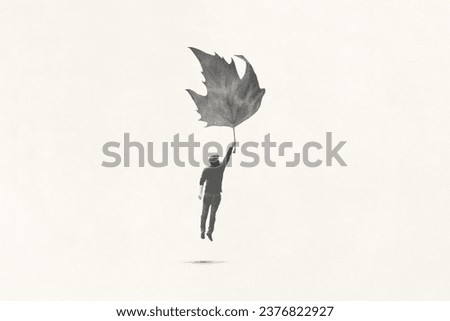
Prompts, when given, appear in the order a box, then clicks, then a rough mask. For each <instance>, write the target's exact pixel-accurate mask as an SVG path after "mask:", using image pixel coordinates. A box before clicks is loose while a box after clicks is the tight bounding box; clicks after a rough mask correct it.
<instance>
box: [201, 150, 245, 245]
mask: <svg viewBox="0 0 450 321" xmlns="http://www.w3.org/2000/svg"><path fill="white" fill-rule="evenodd" d="M235 145H236V142H233V143H232V144H231V145H230V147H229V148H228V151H227V154H226V155H225V158H224V159H223V161H222V163H221V162H220V161H219V155H212V156H210V157H209V158H208V160H209V164H210V166H209V167H206V168H205V169H204V170H203V172H202V176H201V178H200V192H199V194H198V198H199V199H200V200H201V199H202V196H203V209H202V216H201V221H200V230H201V234H200V237H201V238H202V239H204V238H205V230H206V219H207V218H208V212H209V211H210V208H211V212H210V216H209V227H208V232H207V233H206V235H207V236H208V238H209V239H210V240H211V241H212V240H213V238H212V233H213V232H214V224H215V222H216V213H217V210H218V209H219V205H220V201H221V200H222V196H221V193H222V180H223V173H224V171H225V168H226V167H227V164H228V162H229V161H230V158H231V152H232V150H233V148H234V147H235ZM205 183H206V187H205V189H204V191H205V193H204V195H203V187H204V186H205Z"/></svg>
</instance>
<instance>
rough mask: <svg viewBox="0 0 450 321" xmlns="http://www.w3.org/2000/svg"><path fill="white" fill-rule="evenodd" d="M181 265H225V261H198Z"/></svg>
mask: <svg viewBox="0 0 450 321" xmlns="http://www.w3.org/2000/svg"><path fill="white" fill-rule="evenodd" d="M181 263H188V264H221V263H227V261H213V260H198V261H184V262H181Z"/></svg>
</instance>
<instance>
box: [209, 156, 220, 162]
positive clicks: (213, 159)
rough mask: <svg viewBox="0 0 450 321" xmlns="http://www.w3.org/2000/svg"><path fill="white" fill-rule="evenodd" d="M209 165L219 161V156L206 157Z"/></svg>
mask: <svg viewBox="0 0 450 321" xmlns="http://www.w3.org/2000/svg"><path fill="white" fill-rule="evenodd" d="M208 160H209V162H210V163H215V162H217V161H218V160H219V155H211V156H209V157H208Z"/></svg>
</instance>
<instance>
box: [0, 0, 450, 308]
mask: <svg viewBox="0 0 450 321" xmlns="http://www.w3.org/2000/svg"><path fill="white" fill-rule="evenodd" d="M449 16H450V10H449V4H448V2H447V1H392V0H389V1H384V0H383V1H316V0H315V1H263V0H258V1H235V2H230V1H211V0H208V1H206V0H205V1H1V2H0V44H1V45H0V108H1V117H0V128H1V138H2V144H1V145H2V157H1V159H0V166H1V172H2V176H1V180H0V182H1V183H0V188H1V215H0V244H1V245H0V249H1V255H0V298H1V299H154V300H156V299H191V300H195V299H214V300H223V299H254V300H259V299H290V300H296V299H302V300H304V299H329V300H334V299H338V300H339V299H450V288H449V284H450V274H449V271H450V257H449V253H450V233H449V231H450V217H449V205H450V204H449V197H448V194H449V187H450V183H449V182H450V175H449V174H450V171H449V165H448V164H449V161H450V152H449V145H448V141H449V134H450V130H449V125H448V122H449V120H450V112H449V103H450V99H449V98H450V92H449V84H450V69H449V68H450V65H449V56H450V43H449V36H450V35H449V20H448V18H449ZM188 46H194V47H197V48H200V49H202V50H205V51H207V52H210V53H212V52H214V51H216V52H218V53H219V54H220V55H223V56H225V57H226V58H227V59H229V58H230V57H231V56H232V55H234V54H244V55H245V56H246V57H247V58H248V59H249V60H250V62H251V63H252V64H253V66H254V68H255V70H256V73H257V75H258V77H259V81H260V85H261V87H263V88H266V90H267V93H266V95H265V97H264V99H263V103H262V107H261V109H260V110H259V112H258V113H257V114H256V115H255V116H254V117H253V118H252V119H250V120H248V121H247V122H245V123H244V124H242V125H241V126H240V127H238V128H237V135H238V139H239V140H241V141H246V140H257V141H260V140H261V139H262V137H263V136H264V135H265V134H266V133H269V132H270V133H271V135H272V139H274V140H276V141H278V142H282V141H293V142H294V144H295V145H296V146H301V144H303V143H305V142H307V141H309V140H317V141H319V142H322V143H323V142H324V139H325V132H327V131H332V132H333V133H334V137H335V138H336V139H337V140H347V141H348V142H347V144H346V145H345V147H344V148H343V149H342V153H341V154H342V156H343V157H344V159H345V160H346V162H347V163H348V165H349V166H348V167H339V166H336V167H324V166H322V167H319V168H315V169H312V168H307V167H304V166H300V167H297V168H286V167H284V166H278V167H277V168H269V167H267V166H265V165H263V166H259V167H257V168H252V169H245V168H240V167H233V168H231V169H227V172H226V173H225V178H224V185H223V189H224V194H223V200H222V204H221V207H220V209H219V212H218V216H217V227H216V236H215V241H214V243H210V242H209V241H207V240H205V241H202V240H200V238H199V215H200V210H201V203H200V202H199V201H198V200H197V198H196V194H197V189H198V178H199V175H200V173H201V169H200V168H193V167H190V166H188V167H186V168H179V167H175V166H173V165H171V166H169V167H166V168H160V169H155V168H151V167H148V166H147V167H145V168H139V167H137V166H134V167H132V168H123V167H119V168H113V169H111V168H104V167H101V162H102V161H103V160H104V159H105V157H104V156H103V154H102V146H103V144H104V143H105V142H107V141H111V140H114V141H119V142H120V141H123V133H124V132H129V133H130V134H131V137H132V139H135V140H139V141H142V142H147V141H154V142H156V144H157V145H156V146H159V143H160V142H162V141H170V140H171V139H172V137H173V135H174V134H176V133H180V135H181V137H182V138H186V137H187V135H189V134H190V133H195V135H196V137H197V139H198V140H200V141H201V142H203V143H204V142H206V141H208V140H217V141H219V142H221V143H222V144H226V143H228V142H230V141H231V139H232V134H231V129H229V128H209V129H204V128H203V125H202V123H200V122H198V121H197V119H198V115H197V114H196V112H195V106H194V104H193V102H192V101H191V98H190V97H189V96H188V94H187V93H186V92H185V91H184V90H185V88H192V89H194V90H197V91H200V92H204V87H203V86H202V84H201V81H202V76H201V74H200V66H199V64H198V62H197V61H196V59H195V57H194V55H193V54H192V53H191V52H190V51H189V50H188V49H187V47H188ZM239 66H240V68H241V69H242V67H243V66H242V64H240V65H239ZM318 155H320V154H318ZM233 157H234V161H237V162H239V161H240V160H241V159H242V155H239V153H237V154H235V155H234V156H233ZM279 160H280V161H282V160H283V159H281V158H280V159H279ZM172 164H173V163H172ZM192 260H217V261H226V262H225V263H222V264H212V265H194V264H187V263H183V262H184V261H192Z"/></svg>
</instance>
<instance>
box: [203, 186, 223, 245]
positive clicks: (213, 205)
mask: <svg viewBox="0 0 450 321" xmlns="http://www.w3.org/2000/svg"><path fill="white" fill-rule="evenodd" d="M221 199H222V197H221V196H220V194H217V195H213V197H212V202H211V214H210V217H209V228H208V233H206V235H208V238H209V239H210V240H211V241H212V233H213V232H214V223H216V212H217V210H218V208H219V205H220V201H221Z"/></svg>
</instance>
